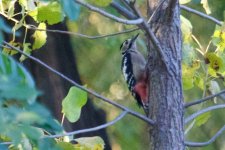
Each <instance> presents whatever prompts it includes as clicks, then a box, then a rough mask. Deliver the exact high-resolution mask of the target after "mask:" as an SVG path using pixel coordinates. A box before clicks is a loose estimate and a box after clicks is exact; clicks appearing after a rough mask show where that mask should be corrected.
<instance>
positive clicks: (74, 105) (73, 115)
mask: <svg viewBox="0 0 225 150" xmlns="http://www.w3.org/2000/svg"><path fill="white" fill-rule="evenodd" d="M86 102H87V92H84V91H82V90H81V89H78V88H77V87H71V88H70V90H69V93H68V95H67V96H66V97H65V98H64V100H63V101H62V112H63V113H64V114H65V116H66V117H67V119H68V120H69V121H70V122H76V121H77V120H78V119H79V118H80V112H81V108H82V107H83V106H84V105H85V104H86Z"/></svg>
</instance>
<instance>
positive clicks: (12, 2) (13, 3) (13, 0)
mask: <svg viewBox="0 0 225 150" xmlns="http://www.w3.org/2000/svg"><path fill="white" fill-rule="evenodd" d="M15 2H16V0H12V1H11V2H10V3H9V6H8V12H7V16H8V18H11V17H12V16H13V15H14V10H15V6H14V5H15Z"/></svg>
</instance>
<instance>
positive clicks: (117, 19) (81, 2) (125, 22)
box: [74, 0, 143, 25]
mask: <svg viewBox="0 0 225 150" xmlns="http://www.w3.org/2000/svg"><path fill="white" fill-rule="evenodd" d="M74 1H75V2H76V3H78V4H80V5H82V6H84V7H86V8H88V9H90V10H91V11H93V12H97V13H99V14H101V15H103V16H105V17H107V18H110V19H113V20H115V21H116V22H119V23H123V24H129V25H137V24H141V23H142V22H143V19H142V18H137V19H134V20H126V19H122V18H119V17H116V16H114V15H112V14H110V13H108V12H106V11H104V10H102V9H100V8H98V7H94V6H92V5H90V4H88V3H85V2H83V1H80V0H74Z"/></svg>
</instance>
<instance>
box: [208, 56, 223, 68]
mask: <svg viewBox="0 0 225 150" xmlns="http://www.w3.org/2000/svg"><path fill="white" fill-rule="evenodd" d="M205 57H206V60H207V61H209V66H210V67H211V68H212V69H213V70H215V71H219V70H222V69H223V68H224V62H223V59H222V58H220V57H219V56H217V55H216V54H214V53H207V54H206V56H205Z"/></svg>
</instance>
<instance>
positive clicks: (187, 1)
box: [179, 0, 191, 4]
mask: <svg viewBox="0 0 225 150" xmlns="http://www.w3.org/2000/svg"><path fill="white" fill-rule="evenodd" d="M190 1H191V0H179V2H180V4H187V3H189V2H190Z"/></svg>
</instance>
